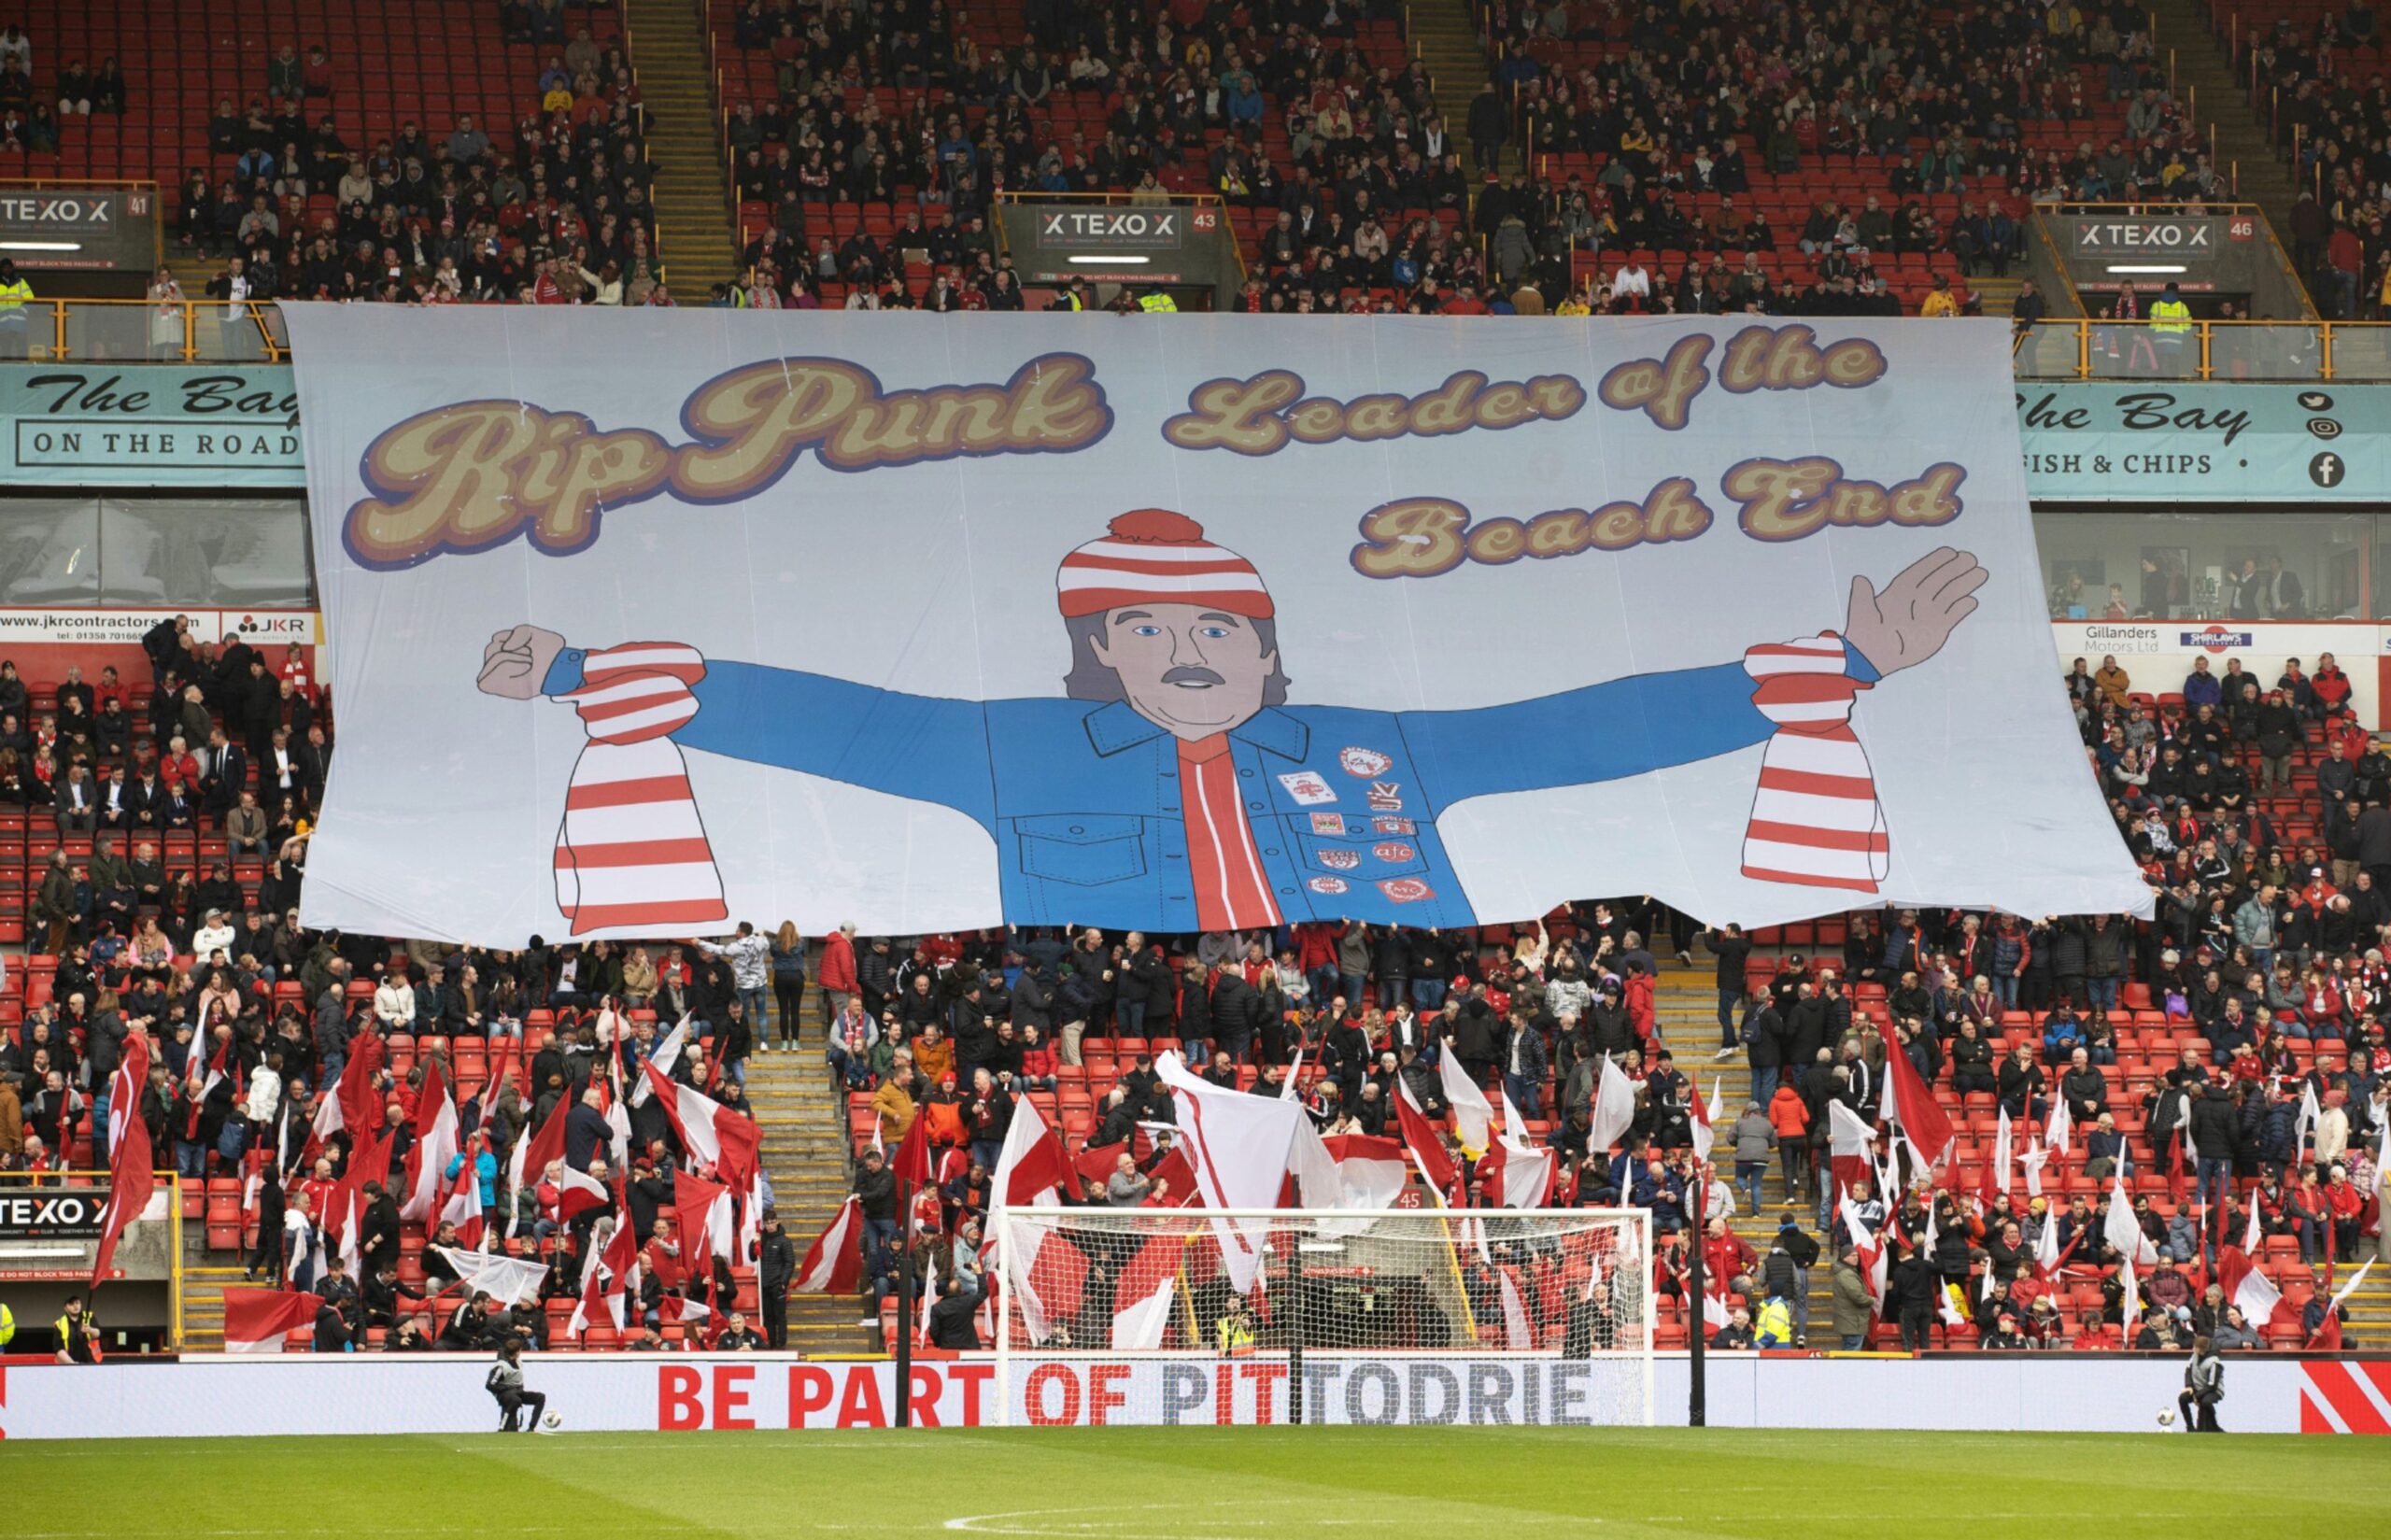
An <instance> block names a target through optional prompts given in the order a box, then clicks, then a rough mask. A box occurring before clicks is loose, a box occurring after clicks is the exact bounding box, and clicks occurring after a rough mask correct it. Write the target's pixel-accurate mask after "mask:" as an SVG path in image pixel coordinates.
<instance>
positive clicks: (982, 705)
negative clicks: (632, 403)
mask: <svg viewBox="0 0 2391 1540" xmlns="http://www.w3.org/2000/svg"><path fill="white" fill-rule="evenodd" d="M1985 578H1986V572H1985V570H1984V568H1983V567H1982V566H1980V565H1979V564H1978V563H1977V561H1976V559H1975V558H1974V557H1973V556H1970V555H1968V554H1966V553H1964V552H1958V551H1953V550H1950V549H1947V548H1945V549H1940V550H1937V551H1935V552H1934V553H1933V554H1931V555H1930V556H1928V557H1926V558H1923V559H1921V560H1919V561H1917V562H1916V563H1914V564H1913V565H1912V566H1910V567H1909V568H1908V569H1907V570H1905V571H1903V572H1902V573H1901V574H1900V575H1899V576H1898V577H1896V578H1895V579H1894V580H1893V581H1892V583H1891V584H1889V586H1887V587H1886V588H1885V589H1884V590H1883V591H1882V592H1881V593H1879V592H1878V591H1877V590H1876V589H1875V587H1874V586H1873V585H1872V584H1871V583H1870V582H1869V580H1868V579H1867V578H1865V577H1856V578H1854V579H1853V581H1852V586H1851V602H1850V608H1849V613H1848V615H1847V616H1846V621H1845V625H1844V629H1843V630H1842V631H1841V632H1840V633H1836V632H1825V633H1821V634H1820V635H1818V636H1815V637H1804V638H1801V639H1797V640H1796V641H1793V642H1790V643H1781V644H1768V645H1761V646H1755V647H1753V648H1751V649H1750V650H1749V651H1748V652H1747V654H1746V656H1745V657H1744V658H1743V659H1742V660H1741V661H1740V662H1735V663H1723V664H1717V665H1713V666H1710V667H1706V668H1694V669H1683V670H1676V671H1666V672H1656V673H1647V674H1637V675H1633V676H1630V677H1627V678H1621V679H1615V680H1611V681H1607V682H1606V683H1604V684H1600V685H1589V686H1586V687H1584V688H1579V689H1570V690H1563V691H1561V692H1559V693H1556V694H1552V695H1547V696H1541V697H1538V698H1535V699H1527V700H1520V701H1514V702H1511V703H1508V704H1505V705H1496V706H1485V707H1477V708H1470V709H1462V710H1447V711H1436V710H1428V711H1404V712H1388V711H1370V710H1360V709H1355V708H1350V707H1341V706H1333V705H1296V706H1291V705H1289V704H1287V698H1288V697H1287V691H1288V675H1287V672H1286V671H1285V669H1284V667H1283V666H1282V662H1281V659H1280V652H1279V635H1278V629H1277V616H1276V611H1275V608H1274V606H1273V604H1272V601H1271V598H1270V594H1269V591H1268V589H1267V588H1266V586H1264V584H1263V581H1262V578H1261V575H1260V573H1259V572H1256V571H1255V570H1254V568H1253V567H1252V564H1251V563H1249V562H1247V561H1246V560H1245V559H1244V558H1241V557H1238V555H1236V554H1235V553H1234V552H1231V551H1228V550H1226V549H1224V547H1222V546H1219V545H1217V544H1212V543H1211V542H1210V541H1207V540H1206V539H1205V538H1204V533H1203V529H1202V527H1201V526H1200V525H1198V524H1197V523H1195V521H1194V520H1192V519H1189V518H1187V517H1185V516H1181V515H1180V514H1176V513H1171V512H1167V511H1166V510H1162V509H1141V510H1139V511H1137V512H1134V513H1129V514H1124V515H1122V516H1119V517H1116V518H1114V519H1112V520H1111V524H1110V527H1109V529H1108V531H1107V533H1106V534H1105V535H1103V536H1101V537H1099V538H1098V539H1096V540H1094V541H1091V542H1089V543H1087V544H1082V545H1081V546H1079V547H1077V548H1076V549H1074V550H1072V551H1071V552H1070V553H1069V554H1068V556H1067V557H1065V558H1064V559H1063V562H1062V565H1061V569H1060V572H1059V574H1058V581H1057V589H1058V600H1059V607H1060V609H1061V612H1062V617H1063V621H1064V627H1065V629H1066V632H1067V634H1068V639H1069V643H1070V656H1071V667H1070V670H1069V671H1068V675H1067V676H1066V678H1065V679H1064V682H1063V685H1064V693H1063V695H1062V697H1061V698H1059V699H1011V700H988V701H980V700H966V699H940V698H935V697H928V696H918V695H909V694H904V693H901V692H898V691H893V690H884V689H878V688H874V687H872V686H870V685H861V684H857V683H855V682H853V681H849V680H844V679H834V678H829V677H828V676H825V675H822V674H817V673H810V672H806V671H800V670H795V669H781V668H773V667H770V666H767V665H763V664H757V663H740V662H725V661H720V660H716V659H710V658H706V657H700V655H698V654H697V653H696V652H695V651H694V650H693V649H690V648H687V647H686V646H682V645H679V644H677V643H630V644H626V645H621V646H616V647H613V648H609V649H606V650H603V651H587V650H584V649H582V648H577V647H573V646H569V645H567V643H566V642H565V639H564V638H563V637H562V636H560V635H559V634H558V633H556V632H554V631H549V630H545V629H541V628H538V627H535V626H531V625H528V624H527V625H518V626H515V627H512V628H508V629H502V630H501V631H499V632H498V633H497V634H495V635H494V636H493V637H492V638H491V639H490V642H489V644H488V648H487V649H486V650H485V654H484V659H483V667H482V671H481V674H480V677H479V681H478V684H479V687H480V688H481V689H482V690H484V691H485V692H487V693H489V694H492V695H497V696H502V697H506V698H509V699H531V698H533V697H534V696H538V695H546V696H548V697H551V698H555V699H565V700H568V701H570V702H571V703H572V704H573V705H574V706H575V708H576V709H577V710H578V711H579V712H580V713H581V715H582V718H583V720H584V722H585V723H586V724H587V726H588V728H589V732H590V739H591V746H590V748H589V749H588V750H587V751H585V754H584V756H583V759H582V761H581V764H580V766H579V767H578V768H577V769H576V770H575V774H574V778H573V787H572V789H571V791H570V792H569V794H568V797H567V812H566V815H565V824H564V832H563V836H562V838H561V839H560V841H559V852H558V864H559V904H560V906H561V907H563V908H564V909H565V911H566V913H567V914H568V916H569V917H572V918H573V925H574V930H575V932H576V933H579V932H582V931H587V930H589V929H594V928H598V927H600V926H601V925H640V924H651V925H652V924H663V923H670V922H673V921H691V922H695V921H700V920H705V919H710V918H714V917H717V916H719V915H720V914H722V913H723V912H724V911H723V905H722V901H721V897H720V885H719V878H718V876H717V875H715V874H714V873H713V872H712V870H711V852H710V849H709V848H708V847H707V846H706V845H705V843H704V841H703V837H702V829H701V826H700V820H699V819H698V817H697V813H696V811H695V809H694V805H693V798H692V794H691V793H690V792H689V790H688V787H687V784H686V773H685V771H684V770H682V767H680V766H678V765H677V764H675V763H673V762H672V760H671V759H670V758H669V757H668V758H665V759H658V758H657V757H655V751H656V750H658V749H659V748H662V749H664V750H665V753H666V754H667V756H669V755H670V753H671V750H670V746H669V745H665V744H662V743H660V742H658V741H659V740H663V739H670V741H671V743H672V744H677V745H678V746H679V748H681V749H684V750H686V749H696V750H700V751H701V752H704V753H709V754H719V755H723V756H729V757H731V758H736V759H744V760H749V761H753V762H756V763H760V764H768V765H778V766H782V767H785V768H786V769H789V770H800V771H804V772H807V773H809V774H814V775H819V776H824V777H827V778H828V779H831V780H836V781H843V782H847V783H850V784H856V785H860V786H867V787H870V788H871V789H873V790H877V791H883V792H887V793H890V794H892V795H895V796H898V797H907V798H919V799H921V800H925V801H930V802H937V803H941V804H942V805H944V806H947V807H950V808H955V809H956V810H958V811H960V812H965V813H968V814H969V816H970V817H971V818H973V819H974V820H975V821H976V822H978V823H979V824H980V826H981V827H983V828H985V829H986V830H987V831H988V834H989V837H990V838H991V839H993V840H994V841H996V842H997V851H998V863H997V865H998V869H999V871H1000V873H1001V874H1002V882H1003V906H1004V915H1005V918H1006V919H1007V920H1008V921H1010V922H1012V923H1013V924H1016V925H1058V924H1067V923H1068V924H1079V925H1101V926H1106V927H1115V928H1135V929H1141V930H1148V931H1165V932H1184V931H1194V930H1205V931H1215V930H1238V929H1245V928H1249V927H1253V926H1268V925H1278V924H1280V923H1282V922H1285V923H1294V922H1300V921H1304V920H1310V919H1359V920H1365V921H1368V922H1370V923H1373V924H1401V925H1415V926H1442V927H1451V926H1456V925H1470V924H1473V923H1475V920H1476V914H1475V911H1474V910H1473V909H1472V906H1471V904H1470V901H1469V897H1468V896H1467V895H1466V894H1465V893H1464V891H1463V889H1462V885H1461V883H1460V880H1459V878H1458V875H1457V874H1456V872H1455V869H1454V867H1453V865H1452V862H1451V860H1450V857H1449V856H1448V855H1447V852H1446V848H1445V845H1444V842H1443V840H1442V838H1441V837H1440V834H1439V831H1438V828H1437V819H1438V818H1439V816H1440V815H1441V814H1442V813H1444V812H1446V811H1447V810H1449V809H1450V808H1452V807H1454V806H1456V805H1458V804H1459V803H1462V802H1464V801H1466V800H1468V799H1469V798H1477V797H1490V796H1494V795H1497V794H1500V793H1503V792H1513V791H1534V790H1540V789H1544V788H1547V787H1555V786H1568V785H1578V784H1586V783H1591V782H1599V781H1608V780H1614V779H1618V778H1620V777H1624V776H1633V775H1639V774H1643V773H1646V772H1648V771H1651V770H1661V769H1664V768H1667V767H1669V766H1674V765H1682V764H1687V763H1691V762H1692V761H1695V760H1700V759H1706V758H1709V757H1712V756H1717V755H1722V754H1730V753H1733V752H1734V751H1736V750H1738V749H1743V748H1747V747H1749V746H1751V745H1753V744H1756V743H1761V742H1770V741H1771V740H1772V739H1773V738H1774V739H1777V740H1787V739H1794V738H1797V737H1798V738H1799V739H1800V740H1801V742H1799V743H1796V744H1790V745H1788V746H1787V747H1786V748H1785V749H1784V750H1783V756H1782V760H1781V762H1780V751H1779V749H1778V747H1777V745H1776V743H1775V742H1772V745H1771V749H1770V752H1769V754H1768V755H1767V756H1764V758H1763V766H1762V770H1761V789H1760V792H1759V797H1758V799H1757V800H1756V801H1755V803H1754V807H1753V822H1752V824H1751V827H1750V829H1749V831H1748V832H1747V841H1746V844H1745V856H1744V870H1745V872H1746V874H1747V875H1749V876H1754V877H1759V878H1762V879H1765V880H1773V881H1781V882H1790V883H1805V884H1811V885H1821V886H1831V887H1839V888H1845V889H1848V890H1852V891H1856V892H1874V891H1875V886H1874V880H1875V878H1880V877H1882V876H1883V874H1884V862H1885V849H1886V845H1885V834H1884V831H1883V824H1882V814H1881V811H1880V810H1878V809H1877V808H1876V805H1875V787H1874V784H1873V782H1872V781H1870V779H1869V772H1868V768H1867V761H1866V757H1865V755H1864V753H1862V752H1861V750H1860V745H1859V743H1858V742H1857V740H1856V739H1855V738H1854V737H1853V736H1852V734H1851V732H1850V730H1849V728H1848V726H1847V725H1846V718H1847V716H1848V713H1849V709H1850V701H1851V698H1852V696H1853V695H1854V694H1855V693H1856V692H1857V691H1859V690H1861V689H1865V688H1867V687H1868V686H1870V685H1873V684H1874V683H1875V681H1876V680H1877V679H1879V678H1881V677H1882V676H1884V675H1886V674H1889V673H1891V672H1894V671H1898V670H1901V669H1905V668H1910V667H1914V666H1916V665H1917V664H1918V663H1921V662H1924V661H1925V660H1926V659H1928V658H1930V657H1933V656H1934V654H1935V653H1936V652H1937V651H1938V650H1939V649H1940V648H1941V647H1942V645H1943V643H1944V642H1945V639H1946V638H1947V637H1948V636H1949V635H1950V633H1951V631H1952V629H1954V628H1955V627H1957V626H1958V625H1959V622H1960V621H1962V620H1964V619H1965V618H1966V617H1967V615H1969V614H1970V613H1972V612H1973V611H1974V609H1975V606H1976V600H1975V599H1974V591H1975V589H1976V588H1977V587H1978V586H1981V585H1982V584H1983V583H1984V581H1985ZM1821 756H1824V757H1821ZM642 798H653V800H652V801H643V800H641V799H642ZM593 809H596V810H602V813H603V817H602V821H601V818H600V816H599V815H598V814H597V813H595V812H591V811H590V810H593ZM577 819H579V820H580V821H579V822H576V820H577ZM643 819H645V820H648V821H646V822H643V821H642V820H643ZM568 883H571V884H572V885H570V886H568ZM1595 885H1596V886H1599V885H1600V884H1599V883H1595Z"/></svg>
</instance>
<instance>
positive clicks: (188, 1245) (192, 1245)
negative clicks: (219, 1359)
mask: <svg viewBox="0 0 2391 1540" xmlns="http://www.w3.org/2000/svg"><path fill="white" fill-rule="evenodd" d="M205 1230H206V1226H205V1225H185V1226H184V1227H183V1351H185V1352H187V1353H220V1352H222V1351H223V1350H224V1291H225V1290H226V1289H231V1288H239V1287H240V1286H241V1283H242V1279H241V1269H240V1267H239V1266H238V1265H237V1264H234V1265H231V1266H227V1265H226V1261H227V1258H226V1257H225V1256H223V1255H221V1254H219V1253H215V1252H210V1251H209V1250H207V1249H206V1244H205V1239H204V1238H203V1237H204V1235H205ZM194 1231H197V1232H200V1233H199V1234H193V1232H194Z"/></svg>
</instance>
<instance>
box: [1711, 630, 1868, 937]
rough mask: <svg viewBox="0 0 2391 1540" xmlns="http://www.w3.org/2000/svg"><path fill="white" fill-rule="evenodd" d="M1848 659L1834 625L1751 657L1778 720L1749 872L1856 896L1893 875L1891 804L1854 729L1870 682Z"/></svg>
mask: <svg viewBox="0 0 2391 1540" xmlns="http://www.w3.org/2000/svg"><path fill="white" fill-rule="evenodd" d="M1847 661H1848V659H1847V657H1846V648H1845V645H1844V641H1843V638H1841V637H1839V636H1837V635H1835V634H1834V633H1833V632H1832V631H1822V632H1820V633H1819V634H1818V635H1817V636H1814V637H1802V638H1798V639H1796V640H1794V641H1791V642H1787V643H1781V644H1771V645H1764V646H1758V647H1753V648H1751V649H1750V650H1749V651H1747V652H1746V653H1745V654H1744V671H1745V672H1746V673H1748V674H1750V675H1751V676H1752V682H1753V684H1754V685H1755V688H1754V689H1753V691H1752V704H1753V705H1754V706H1755V707H1757V708H1759V711H1760V713H1761V715H1762V716H1765V717H1767V718H1768V719H1769V720H1770V721H1771V722H1774V723H1776V732H1775V733H1773V734H1771V735H1770V737H1769V740H1768V747H1767V748H1766V749H1765V750H1763V751H1762V752H1761V765H1760V789H1759V790H1758V791H1757V792H1756V793H1754V794H1753V797H1752V814H1751V822H1750V823H1749V825H1747V827H1746V828H1745V830H1744V875H1745V876H1747V877H1753V878H1758V879H1760V880H1761V881H1762V882H1769V883H1799V884H1801V885H1802V886H1804V887H1834V888H1846V889H1849V890H1850V891H1852V892H1855V893H1875V891H1876V884H1877V883H1880V882H1882V881H1884V877H1885V872H1886V869H1887V866H1888V863H1889V860H1890V855H1889V845H1888V843H1887V841H1886V838H1885V809H1884V806H1883V804H1882V803H1880V802H1878V801H1877V800H1876V778H1875V772H1874V771H1873V770H1870V769H1869V765H1868V752H1867V750H1865V749H1863V748H1861V747H1860V740H1859V738H1858V737H1857V736H1855V735H1854V734H1853V732H1852V730H1851V702H1852V699H1853V698H1854V697H1856V696H1857V695H1858V694H1859V693H1860V691H1861V690H1864V689H1866V688H1868V687H1869V686H1868V685H1863V684H1861V683H1860V681H1858V680H1856V679H1854V678H1852V677H1851V676H1850V675H1849V674H1848V673H1846V671H1845V669H1846V663H1847Z"/></svg>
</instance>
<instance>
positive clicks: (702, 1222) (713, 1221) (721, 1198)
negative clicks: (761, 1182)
mask: <svg viewBox="0 0 2391 1540" xmlns="http://www.w3.org/2000/svg"><path fill="white" fill-rule="evenodd" d="M672 1218H673V1222H674V1225H673V1227H674V1228H675V1229H677V1230H678V1231H679V1232H680V1235H681V1255H682V1258H683V1260H684V1262H685V1263H686V1264H687V1266H688V1269H689V1273H690V1277H691V1279H693V1282H692V1285H691V1287H692V1289H693V1290H694V1287H695V1282H694V1280H699V1279H702V1280H703V1281H704V1283H705V1284H706V1286H707V1287H708V1288H712V1287H713V1285H714V1269H713V1268H712V1267H711V1266H709V1265H708V1259H709V1258H711V1257H721V1258H723V1259H725V1260H726V1261H727V1260H729V1259H730V1257H731V1254H732V1252H733V1251H734V1250H737V1248H738V1245H739V1234H738V1230H737V1227H736V1226H735V1225H734V1224H733V1223H732V1222H731V1214H730V1189H729V1188H728V1187H726V1186H724V1185H723V1184H722V1183H720V1182H718V1181H708V1180H705V1179H704V1178H703V1177H700V1176H698V1175H697V1174H696V1173H694V1172H690V1171H684V1172H682V1173H681V1174H680V1175H678V1176H676V1177H674V1178H673V1179H672ZM700 1241H702V1244H700Z"/></svg>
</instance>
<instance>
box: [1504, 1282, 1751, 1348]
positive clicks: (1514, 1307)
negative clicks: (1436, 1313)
mask: <svg viewBox="0 0 2391 1540" xmlns="http://www.w3.org/2000/svg"><path fill="white" fill-rule="evenodd" d="M1512 1272H1513V1269H1511V1268H1508V1267H1498V1268H1496V1269H1495V1270H1494V1277H1495V1278H1496V1279H1498V1280H1499V1281H1500V1282H1501V1284H1502V1289H1503V1345H1504V1346H1505V1347H1507V1348H1508V1349H1510V1350H1511V1351H1513V1352H1515V1353H1532V1352H1534V1351H1535V1321H1531V1320H1530V1319H1529V1318H1528V1307H1527V1302H1526V1301H1525V1300H1524V1299H1522V1298H1521V1297H1520V1284H1519V1280H1518V1279H1516V1278H1514V1277H1512ZM1705 1303H1706V1302H1705Z"/></svg>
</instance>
